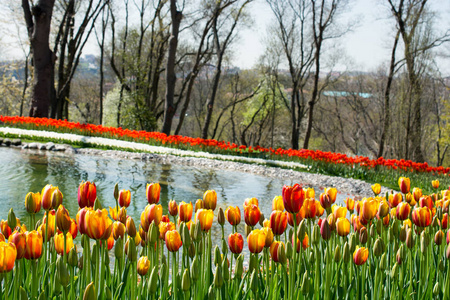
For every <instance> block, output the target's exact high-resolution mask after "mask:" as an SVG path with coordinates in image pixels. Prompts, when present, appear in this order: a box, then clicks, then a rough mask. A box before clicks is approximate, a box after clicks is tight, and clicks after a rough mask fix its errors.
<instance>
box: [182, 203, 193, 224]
mask: <svg viewBox="0 0 450 300" xmlns="http://www.w3.org/2000/svg"><path fill="white" fill-rule="evenodd" d="M193 209H194V207H193V206H192V202H189V203H186V202H184V201H183V202H181V203H180V207H179V210H180V220H181V221H183V222H189V221H190V220H191V219H192V212H193Z"/></svg>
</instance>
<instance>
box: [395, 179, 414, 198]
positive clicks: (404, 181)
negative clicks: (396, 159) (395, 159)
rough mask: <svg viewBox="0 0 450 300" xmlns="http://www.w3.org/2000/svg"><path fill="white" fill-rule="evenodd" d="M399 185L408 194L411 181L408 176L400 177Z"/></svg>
mask: <svg viewBox="0 0 450 300" xmlns="http://www.w3.org/2000/svg"><path fill="white" fill-rule="evenodd" d="M398 186H399V188H400V191H401V192H402V193H403V194H407V193H409V188H410V186H411V182H410V180H409V178H408V177H400V178H399V179H398Z"/></svg>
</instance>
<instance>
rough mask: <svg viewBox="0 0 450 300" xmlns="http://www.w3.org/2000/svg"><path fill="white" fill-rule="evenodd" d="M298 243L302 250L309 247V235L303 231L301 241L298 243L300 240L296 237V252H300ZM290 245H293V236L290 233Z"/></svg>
mask: <svg viewBox="0 0 450 300" xmlns="http://www.w3.org/2000/svg"><path fill="white" fill-rule="evenodd" d="M300 245H302V248H303V250H306V249H307V248H308V247H309V237H308V234H306V233H305V237H304V238H303V241H302V242H301V243H300V240H299V239H298V238H297V249H296V251H297V253H300ZM292 246H293V247H295V246H294V236H293V235H292Z"/></svg>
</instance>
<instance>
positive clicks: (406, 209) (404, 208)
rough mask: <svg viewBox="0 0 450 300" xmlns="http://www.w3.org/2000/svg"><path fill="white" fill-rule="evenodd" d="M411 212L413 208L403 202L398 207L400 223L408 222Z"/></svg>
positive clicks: (397, 214)
mask: <svg viewBox="0 0 450 300" xmlns="http://www.w3.org/2000/svg"><path fill="white" fill-rule="evenodd" d="M410 212H411V206H409V204H408V203H406V202H402V203H400V204H399V205H398V206H397V212H396V216H397V219H399V220H400V221H403V220H406V219H408V217H409V213H410Z"/></svg>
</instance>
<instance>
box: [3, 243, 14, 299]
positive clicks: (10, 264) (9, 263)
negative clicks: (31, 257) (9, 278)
mask: <svg viewBox="0 0 450 300" xmlns="http://www.w3.org/2000/svg"><path fill="white" fill-rule="evenodd" d="M16 257H17V250H16V246H15V245H14V244H13V243H6V242H0V273H7V272H10V271H11V270H12V269H13V268H14V262H15V261H16ZM4 284H5V283H4ZM5 297H7V296H5Z"/></svg>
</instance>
